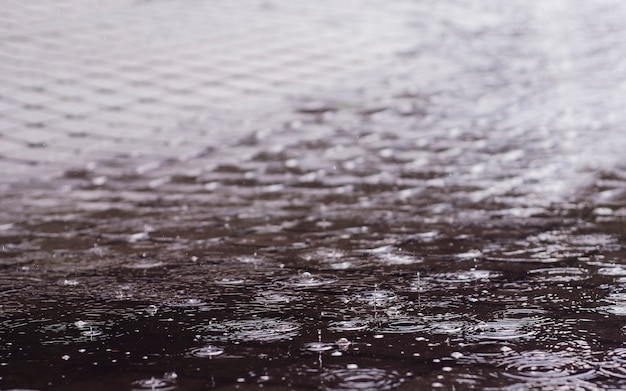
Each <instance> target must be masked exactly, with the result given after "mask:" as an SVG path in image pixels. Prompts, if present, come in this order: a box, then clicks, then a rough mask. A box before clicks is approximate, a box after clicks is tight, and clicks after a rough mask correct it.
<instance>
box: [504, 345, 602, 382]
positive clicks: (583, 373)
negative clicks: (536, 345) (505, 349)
mask: <svg viewBox="0 0 626 391" xmlns="http://www.w3.org/2000/svg"><path fill="white" fill-rule="evenodd" d="M500 366H502V367H504V368H505V369H506V370H507V371H508V372H505V373H504V375H505V376H508V377H511V378H514V379H518V380H533V381H551V380H559V381H562V380H577V379H587V378H590V377H593V376H594V374H595V372H596V369H595V365H594V364H593V363H591V362H589V361H588V360H586V359H585V358H584V357H581V356H580V355H578V354H577V353H576V352H575V351H569V350H568V351H559V352H550V351H545V350H529V351H523V352H519V353H516V354H511V355H509V356H507V357H504V358H503V359H502V361H501V363H500Z"/></svg>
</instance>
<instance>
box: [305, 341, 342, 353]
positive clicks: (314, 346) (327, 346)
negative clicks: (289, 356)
mask: <svg viewBox="0 0 626 391" xmlns="http://www.w3.org/2000/svg"><path fill="white" fill-rule="evenodd" d="M334 347H335V344H332V343H328V342H308V343H306V344H304V348H305V349H306V350H308V351H310V352H316V353H319V352H325V351H327V350H331V349H333V348H334Z"/></svg>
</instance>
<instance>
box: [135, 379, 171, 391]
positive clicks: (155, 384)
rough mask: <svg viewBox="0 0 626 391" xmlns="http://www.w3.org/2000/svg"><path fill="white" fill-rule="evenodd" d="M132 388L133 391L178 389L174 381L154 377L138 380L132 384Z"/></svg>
mask: <svg viewBox="0 0 626 391" xmlns="http://www.w3.org/2000/svg"><path fill="white" fill-rule="evenodd" d="M132 387H133V388H132V391H144V390H151V391H169V390H174V389H176V383H175V382H174V381H173V380H169V379H162V378H156V377H152V378H150V379H142V380H136V381H134V382H133V383H132Z"/></svg>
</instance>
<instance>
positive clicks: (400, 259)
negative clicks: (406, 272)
mask: <svg viewBox="0 0 626 391" xmlns="http://www.w3.org/2000/svg"><path fill="white" fill-rule="evenodd" d="M377 259H378V260H379V261H380V262H381V263H382V264H384V265H389V266H391V265H413V264H416V263H422V262H424V260H423V259H422V258H417V257H414V256H412V255H406V254H397V253H386V254H381V255H379V256H378V257H377Z"/></svg>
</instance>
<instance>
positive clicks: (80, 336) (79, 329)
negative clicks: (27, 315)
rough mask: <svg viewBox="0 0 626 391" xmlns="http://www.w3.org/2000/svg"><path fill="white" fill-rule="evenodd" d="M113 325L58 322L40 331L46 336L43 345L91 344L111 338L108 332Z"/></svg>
mask: <svg viewBox="0 0 626 391" xmlns="http://www.w3.org/2000/svg"><path fill="white" fill-rule="evenodd" d="M111 326H112V325H111V323H110V322H106V321H93V320H89V321H83V320H77V321H75V322H57V323H52V324H48V325H45V326H42V327H41V328H40V329H39V330H40V332H41V333H43V334H44V336H45V339H44V340H42V344H44V345H49V344H63V345H67V344H70V343H78V342H91V341H95V340H103V339H108V338H110V337H111V335H109V333H108V331H110V330H109V329H110V328H111Z"/></svg>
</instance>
